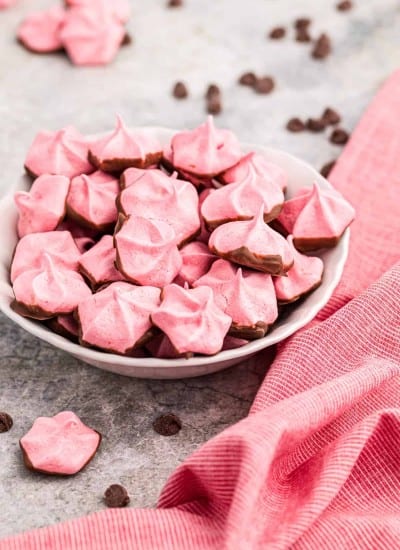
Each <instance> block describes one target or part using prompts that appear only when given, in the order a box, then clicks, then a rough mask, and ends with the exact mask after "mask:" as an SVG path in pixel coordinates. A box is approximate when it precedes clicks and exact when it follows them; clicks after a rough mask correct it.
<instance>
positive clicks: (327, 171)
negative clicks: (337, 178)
mask: <svg viewBox="0 0 400 550" xmlns="http://www.w3.org/2000/svg"><path fill="white" fill-rule="evenodd" d="M335 164H336V160H332V161H331V162H328V163H326V164H324V165H323V167H322V168H321V170H320V174H321V175H322V176H324V178H327V177H328V176H329V174H330V173H331V171H332V168H333V167H334V166H335Z"/></svg>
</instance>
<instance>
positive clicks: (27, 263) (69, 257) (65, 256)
mask: <svg viewBox="0 0 400 550" xmlns="http://www.w3.org/2000/svg"><path fill="white" fill-rule="evenodd" d="M44 253H47V254H48V255H49V256H51V258H52V259H53V260H54V261H55V262H56V263H57V265H58V266H60V269H61V268H62V269H66V270H72V271H78V260H79V258H80V255H81V253H80V251H79V249H78V247H77V246H76V243H75V241H74V239H73V238H72V235H71V233H70V232H69V231H46V232H44V233H29V234H28V235H25V236H24V237H22V239H20V240H19V241H18V243H17V246H16V248H15V252H14V257H13V260H12V263H11V273H10V278H11V282H12V283H13V282H14V281H15V279H16V278H17V277H18V276H19V275H21V274H22V273H24V272H25V271H29V270H31V269H41V267H42V260H43V255H44Z"/></svg>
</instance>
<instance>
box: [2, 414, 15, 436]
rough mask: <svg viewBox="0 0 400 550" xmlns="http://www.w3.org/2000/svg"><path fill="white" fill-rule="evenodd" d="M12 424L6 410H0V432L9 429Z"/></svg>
mask: <svg viewBox="0 0 400 550" xmlns="http://www.w3.org/2000/svg"><path fill="white" fill-rule="evenodd" d="M12 425H13V419H12V418H11V416H10V415H9V414H8V413H6V412H0V434H2V433H5V432H8V431H9V430H11V428H12Z"/></svg>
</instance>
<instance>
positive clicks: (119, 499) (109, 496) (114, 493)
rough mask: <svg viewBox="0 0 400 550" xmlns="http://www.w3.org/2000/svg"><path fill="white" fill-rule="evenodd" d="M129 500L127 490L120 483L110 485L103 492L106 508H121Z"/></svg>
mask: <svg viewBox="0 0 400 550" xmlns="http://www.w3.org/2000/svg"><path fill="white" fill-rule="evenodd" d="M129 501H130V498H129V495H128V492H127V490H126V489H125V487H122V485H117V484H115V485H110V486H109V488H108V489H107V490H106V492H105V493H104V503H105V505H106V506H108V508H123V507H124V506H126V505H127V504H129Z"/></svg>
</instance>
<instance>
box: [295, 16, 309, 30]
mask: <svg viewBox="0 0 400 550" xmlns="http://www.w3.org/2000/svg"><path fill="white" fill-rule="evenodd" d="M310 25H311V19H310V18H309V17H299V18H298V19H296V20H295V22H294V28H295V29H304V28H307V27H309V26H310Z"/></svg>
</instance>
